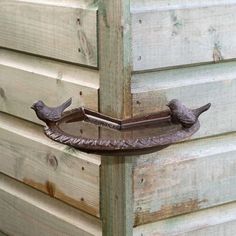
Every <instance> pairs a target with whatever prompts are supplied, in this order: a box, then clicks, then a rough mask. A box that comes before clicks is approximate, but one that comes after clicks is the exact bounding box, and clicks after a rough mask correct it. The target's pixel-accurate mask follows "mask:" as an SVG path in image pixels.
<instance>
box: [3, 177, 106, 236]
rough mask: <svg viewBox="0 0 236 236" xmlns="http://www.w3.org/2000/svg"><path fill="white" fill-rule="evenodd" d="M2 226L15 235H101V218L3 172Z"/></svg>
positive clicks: (6, 231) (4, 229)
mask: <svg viewBox="0 0 236 236" xmlns="http://www.w3.org/2000/svg"><path fill="white" fill-rule="evenodd" d="M0 229H1V230H2V231H3V232H5V233H6V234H9V235H14V236H23V235H24V236H32V235H34V236H42V235H43V236H78V235H81V236H92V235H93V236H101V235H102V233H101V224H100V221H99V220H98V219H96V218H94V217H92V216H89V215H87V214H84V213H82V212H80V211H78V210H76V209H74V208H73V207H70V206H68V205H66V204H63V203H62V202H60V201H57V200H55V199H51V198H50V197H48V196H46V195H45V194H42V193H40V192H38V191H36V190H33V189H31V188H29V187H28V186H25V185H24V184H22V183H19V182H17V181H14V180H12V179H10V178H9V177H6V176H4V175H2V174H0Z"/></svg>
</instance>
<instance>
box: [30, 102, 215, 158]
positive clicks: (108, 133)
mask: <svg viewBox="0 0 236 236" xmlns="http://www.w3.org/2000/svg"><path fill="white" fill-rule="evenodd" d="M70 104H71V99H69V100H68V101H66V102H65V103H63V104H62V105H60V106H58V107H55V108H50V107H47V106H46V105H45V104H44V103H43V102H42V101H38V102H36V103H34V104H33V106H32V108H33V109H34V110H35V112H36V114H37V116H38V118H39V119H40V120H43V121H44V122H45V123H46V126H45V128H44V132H45V134H46V135H47V136H48V137H49V138H51V139H52V140H54V141H57V142H60V143H63V144H66V145H69V146H71V147H74V148H76V149H79V150H81V151H84V152H88V153H96V154H102V155H134V154H135V155H137V154H144V153H150V152H154V151H158V150H160V149H163V148H165V147H167V146H169V145H171V144H174V143H176V142H179V141H182V140H184V139H187V138H189V137H190V136H192V135H193V134H194V133H196V132H197V131H198V130H199V128H200V123H199V121H198V117H199V115H200V114H201V113H203V112H205V111H207V110H208V109H209V108H210V106H211V104H210V103H209V104H207V105H205V106H203V107H200V108H198V109H193V110H191V109H189V108H187V107H185V106H184V105H183V104H182V103H181V102H180V101H178V100H176V99H174V100H172V101H170V102H169V104H168V105H167V106H169V110H165V111H161V112H157V113H153V114H149V115H144V116H138V117H133V118H130V119H124V120H120V119H115V118H112V117H110V116H107V115H104V114H101V113H98V112H95V111H92V110H90V109H88V108H85V107H79V108H76V109H73V110H69V111H66V112H63V111H64V110H65V109H66V108H67V107H68V106H70Z"/></svg>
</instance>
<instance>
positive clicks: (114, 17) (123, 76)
mask: <svg viewBox="0 0 236 236" xmlns="http://www.w3.org/2000/svg"><path fill="white" fill-rule="evenodd" d="M99 42H100V43H99V68H100V96H99V99H100V109H101V111H102V112H103V113H105V114H108V115H112V116H115V117H117V118H126V117H130V116H131V96H130V78H131V65H130V64H131V61H130V60H131V51H130V46H131V39H130V8H129V1H127V0H126V1H125V0H119V1H115V0H110V1H108V0H102V1H100V5H99Z"/></svg>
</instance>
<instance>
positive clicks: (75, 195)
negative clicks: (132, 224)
mask: <svg viewBox="0 0 236 236" xmlns="http://www.w3.org/2000/svg"><path fill="white" fill-rule="evenodd" d="M0 153H1V155H0V163H1V165H0V172H2V173H5V174H6V175H9V176H11V177H13V178H15V179H17V180H19V181H21V182H24V183H25V184H27V185H30V186H32V187H34V188H36V189H38V190H40V191H43V192H45V193H47V194H48V195H50V196H51V197H53V198H57V199H60V200H62V201H64V202H66V203H68V204H70V205H72V206H74V207H77V208H79V209H81V210H83V211H86V212H88V213H90V214H92V215H95V216H99V183H100V177H99V175H100V173H99V172H100V170H99V168H100V162H101V161H100V157H99V156H95V155H89V154H86V153H83V152H79V151H76V150H75V149H73V148H68V147H67V146H65V145H61V144H58V143H56V142H53V141H51V140H50V139H48V138H47V137H46V136H45V135H44V134H43V130H42V128H41V127H40V126H37V125H33V124H32V123H28V122H25V121H23V120H19V119H17V118H13V117H11V116H9V115H6V114H3V113H0Z"/></svg>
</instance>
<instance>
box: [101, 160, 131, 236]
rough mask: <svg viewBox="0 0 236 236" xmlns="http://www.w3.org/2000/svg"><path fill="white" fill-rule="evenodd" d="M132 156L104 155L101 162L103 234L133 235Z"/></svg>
mask: <svg viewBox="0 0 236 236" xmlns="http://www.w3.org/2000/svg"><path fill="white" fill-rule="evenodd" d="M132 166H133V160H132V157H118V156H106V157H102V164H101V204H102V205H101V207H102V208H101V215H102V221H103V235H105V236H106V235H107V236H108V235H109V236H110V235H112V236H113V235H114V236H130V235H133V231H132V228H133V217H132V212H133V193H132V184H133V183H132Z"/></svg>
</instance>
